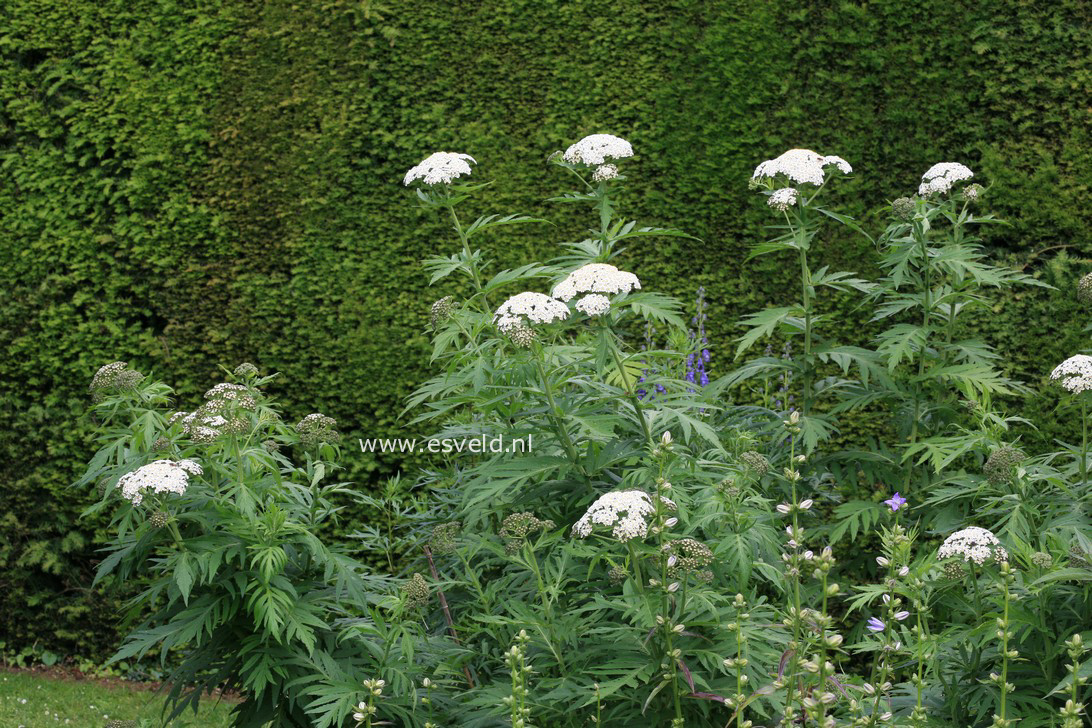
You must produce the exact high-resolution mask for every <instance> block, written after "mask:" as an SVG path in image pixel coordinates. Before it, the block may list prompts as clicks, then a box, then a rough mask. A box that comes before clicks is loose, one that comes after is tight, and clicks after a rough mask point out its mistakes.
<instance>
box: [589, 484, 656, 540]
mask: <svg viewBox="0 0 1092 728" xmlns="http://www.w3.org/2000/svg"><path fill="white" fill-rule="evenodd" d="M659 498H660V500H661V501H663V504H664V505H665V506H667V508H668V509H669V510H675V503H674V501H672V500H670V499H668V498H664V497H663V496H659ZM655 512H656V506H655V505H654V504H653V502H652V496H650V495H649V494H648V493H646V492H644V491H643V490H619V491H615V492H613V493H607V494H605V495H602V496H600V497H599V498H598V499H597V500H596V501H595V502H594V503H592V504H591V507H590V508H588V510H587V512H586V513H585V514H584V515H583V516H581V517H580V520H579V521H577V522H576V523H575V524H573V535H574V536H578V537H580V538H587V537H588V536H590V535H591V534H592V531H594V530H595V527H596V526H607V527H610V528H611V535H612V536H614V537H615V538H616V539H618V540H619V541H629V540H630V539H634V538H644V537H645V536H647V535H648V520H647V519H648V517H649V516H651V515H652V514H653V513H655Z"/></svg>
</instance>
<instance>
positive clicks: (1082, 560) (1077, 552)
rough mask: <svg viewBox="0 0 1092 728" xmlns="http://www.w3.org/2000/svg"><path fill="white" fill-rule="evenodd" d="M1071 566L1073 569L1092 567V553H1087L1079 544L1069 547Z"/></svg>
mask: <svg viewBox="0 0 1092 728" xmlns="http://www.w3.org/2000/svg"><path fill="white" fill-rule="evenodd" d="M1069 566H1070V568H1073V569H1092V555H1089V554H1087V553H1085V551H1084V549H1082V548H1081V547H1080V546H1079V545H1077V544H1073V545H1072V546H1070V547H1069Z"/></svg>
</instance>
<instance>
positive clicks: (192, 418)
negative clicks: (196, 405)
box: [167, 409, 228, 442]
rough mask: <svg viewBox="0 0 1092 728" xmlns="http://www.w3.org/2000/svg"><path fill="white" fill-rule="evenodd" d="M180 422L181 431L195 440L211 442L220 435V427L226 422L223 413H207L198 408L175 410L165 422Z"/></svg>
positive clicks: (170, 423) (171, 423)
mask: <svg viewBox="0 0 1092 728" xmlns="http://www.w3.org/2000/svg"><path fill="white" fill-rule="evenodd" d="M175 422H181V423H182V431H183V432H184V433H186V434H187V435H189V436H190V437H191V438H192V439H193V440H195V441H197V442H212V441H213V440H215V439H216V438H217V437H219V436H220V433H221V431H220V428H221V427H223V426H224V425H226V424H227V423H228V421H227V419H226V418H225V417H224V416H223V415H217V414H209V413H208V412H207V411H204V410H202V409H198V410H197V411H195V412H175V413H174V414H173V415H171V417H170V419H169V420H167V424H169V425H173V424H174V423H175Z"/></svg>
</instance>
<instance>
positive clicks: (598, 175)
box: [591, 164, 618, 182]
mask: <svg viewBox="0 0 1092 728" xmlns="http://www.w3.org/2000/svg"><path fill="white" fill-rule="evenodd" d="M617 176H618V167H616V166H615V165H613V164H604V165H601V166H599V167H596V168H595V171H594V172H592V176H591V178H592V182H606V181H607V180H608V179H614V178H615V177H617Z"/></svg>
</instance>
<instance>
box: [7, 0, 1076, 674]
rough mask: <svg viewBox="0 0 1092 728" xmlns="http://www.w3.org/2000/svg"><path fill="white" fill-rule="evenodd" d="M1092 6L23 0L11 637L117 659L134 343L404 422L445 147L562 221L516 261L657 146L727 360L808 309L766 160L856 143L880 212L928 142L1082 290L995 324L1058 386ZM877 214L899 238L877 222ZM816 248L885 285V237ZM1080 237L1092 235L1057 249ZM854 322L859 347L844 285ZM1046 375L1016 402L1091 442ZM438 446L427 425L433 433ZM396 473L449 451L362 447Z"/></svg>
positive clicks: (1016, 367)
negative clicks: (777, 215)
mask: <svg viewBox="0 0 1092 728" xmlns="http://www.w3.org/2000/svg"><path fill="white" fill-rule="evenodd" d="M1089 28H1092V6H1090V5H1089V4H1088V3H1085V2H1082V1H1081V0H1060V1H1059V2H1054V3H1041V2H1034V1H1033V0H1026V1H1022V2H1021V1H1017V0H1009V1H1008V2H992V3H991V2H986V3H983V2H976V3H970V2H967V3H961V2H952V1H951V0H925V1H924V2H921V3H915V4H911V5H908V4H906V3H904V2H901V1H899V0H874V1H873V2H807V3H803V4H786V3H754V2H743V1H742V0H739V1H738V2H697V1H692V2H665V1H664V0H659V1H658V2H648V1H645V2H636V1H635V0H611V1H609V2H608V1H607V0H596V1H594V2H590V1H589V2H575V3H572V2H569V3H561V2H551V1H549V0H506V1H504V2H497V1H492V0H484V1H483V0H459V1H456V2H452V1H451V0H447V1H445V2H435V1H427V0H422V2H415V3H412V4H411V3H401V2H388V3H369V2H367V1H365V2H361V0H329V1H327V2H323V3H289V2H286V1H285V0H269V1H268V2H235V3H225V4H220V3H212V2H198V1H195V0H194V1H190V2H183V1H181V0H108V1H106V2H103V0H95V1H94V2H92V1H91V0H10V1H9V2H7V3H4V4H3V6H2V7H0V94H2V101H3V104H2V110H0V168H2V169H3V171H4V175H3V183H2V184H0V250H2V251H3V258H2V261H3V265H2V266H0V284H2V290H3V293H4V295H3V296H0V343H2V345H3V350H4V352H5V353H6V356H4V357H3V358H2V359H0V401H2V403H3V406H2V410H0V418H2V420H0V438H2V440H0V462H2V463H3V465H2V466H0V468H2V469H0V498H2V499H3V503H4V506H5V507H4V511H3V515H2V516H0V523H2V526H3V527H2V529H0V585H2V586H3V589H0V615H3V616H2V617H0V630H2V634H0V640H3V641H5V642H7V644H8V646H9V648H10V647H11V646H12V645H16V644H26V643H29V642H32V641H34V640H38V641H39V644H42V645H49V646H51V647H54V648H59V649H64V650H68V651H77V652H81V653H85V654H86V653H90V654H101V653H102V652H103V651H104V650H106V649H108V648H109V646H110V644H111V642H112V641H113V633H112V630H111V625H112V624H113V620H114V618H115V615H114V609H115V605H114V602H113V600H112V599H111V598H104V597H103V596H102V595H101V594H98V593H94V592H91V591H89V587H88V584H89V572H90V568H89V567H90V564H91V562H92V560H93V559H94V558H95V544H96V540H97V537H96V529H97V528H98V527H99V524H95V523H79V522H77V515H78V513H79V511H80V509H81V507H82V505H83V503H82V500H83V499H82V497H81V496H79V495H78V494H74V493H73V492H72V491H70V490H68V489H67V483H68V482H70V481H71V480H73V479H74V475H75V473H76V472H77V471H78V470H79V469H80V468H81V465H82V463H83V462H84V461H85V459H86V458H87V456H88V455H89V453H91V452H92V443H90V442H89V441H88V437H87V428H86V426H85V424H84V423H83V422H82V421H81V418H82V416H83V412H84V408H85V405H86V401H87V398H86V387H87V383H88V381H89V379H90V376H91V374H92V373H93V372H94V371H95V369H96V368H97V367H98V366H99V365H101V364H102V363H105V362H107V361H111V360H114V359H124V360H127V361H129V362H130V363H132V364H133V365H134V366H136V367H138V368H140V369H141V370H143V371H146V372H148V371H155V372H157V373H160V374H163V375H164V376H166V378H167V379H168V380H170V381H174V382H176V383H177V385H178V387H179V390H180V393H181V397H182V399H183V402H182V404H183V405H186V404H189V403H190V402H191V401H193V400H194V399H195V398H196V397H198V396H199V394H200V392H201V391H203V390H204V389H205V388H207V386H209V385H210V384H212V383H214V382H215V381H217V371H218V369H217V367H218V365H219V364H234V363H237V362H239V361H242V360H250V361H254V362H255V363H257V364H258V365H259V366H260V367H261V368H262V369H263V370H266V371H272V370H276V371H281V372H283V373H284V377H283V379H282V380H281V382H280V386H279V389H278V390H276V391H275V394H276V395H277V396H278V397H279V398H280V399H281V400H283V401H284V402H285V404H286V406H287V409H288V410H289V411H290V412H295V413H297V414H299V415H300V416H302V415H304V414H307V413H308V412H311V411H315V410H318V411H323V412H325V413H327V414H330V415H332V416H335V417H336V418H337V419H338V420H339V422H340V423H341V429H342V430H343V431H344V432H345V433H346V434H347V435H348V436H349V437H351V438H353V439H354V440H355V438H356V437H362V436H363V437H382V436H392V435H398V436H401V435H404V434H407V433H406V431H405V430H404V429H403V425H402V424H401V423H400V420H399V417H398V414H399V411H400V409H401V406H402V399H403V398H404V396H405V395H406V394H407V393H408V392H409V391H411V389H412V388H413V386H414V384H415V383H416V382H418V381H420V380H421V379H422V377H423V376H424V375H425V372H426V365H427V352H428V336H427V334H426V330H425V323H426V319H427V310H428V305H429V303H430V302H431V301H432V300H433V299H435V298H438V297H440V296H441V295H444V294H445V293H449V292H454V293H457V291H447V290H444V291H430V290H427V287H426V286H425V281H424V278H423V276H422V275H421V273H420V270H419V268H418V265H417V264H418V261H419V260H420V259H421V258H423V257H424V256H425V255H426V253H429V252H433V251H435V250H442V249H444V248H445V247H448V248H450V247H452V242H451V235H450V233H449V231H448V229H447V228H446V226H445V224H444V223H443V221H442V220H439V219H436V218H434V217H432V216H428V215H423V214H422V213H420V212H419V211H418V210H417V209H416V208H415V207H414V205H413V203H412V201H411V199H410V195H409V194H408V193H407V192H406V191H405V190H404V189H403V188H402V187H401V184H400V183H401V177H402V174H403V173H404V171H405V170H406V169H408V168H409V167H410V166H412V165H413V164H415V163H416V162H417V161H419V160H420V159H421V158H423V157H424V156H426V155H427V154H428V153H430V152H432V151H435V150H438V149H445V150H452V151H465V152H469V153H470V154H473V155H474V156H476V157H477V158H478V160H479V162H480V164H479V165H478V167H477V169H476V171H475V178H477V179H494V180H496V184H495V185H494V187H493V188H491V190H490V193H489V195H488V199H489V203H488V207H487V208H486V207H482V208H481V209H480V210H474V212H490V211H497V212H510V211H522V212H533V213H536V214H540V215H544V216H547V217H549V218H550V219H552V220H554V221H555V222H556V223H557V226H556V227H549V226H539V227H533V228H532V227H524V228H520V229H511V231H510V232H505V233H503V235H502V234H498V235H497V236H496V237H495V238H494V239H491V240H488V241H486V242H487V243H488V245H489V248H490V253H491V254H492V255H493V256H495V258H496V259H497V260H498V264H500V265H505V264H511V263H516V262H524V261H526V260H528V259H530V258H532V257H537V258H546V257H550V256H551V255H552V254H553V253H554V252H556V251H557V244H558V243H559V242H563V241H566V240H573V239H578V238H579V237H580V236H581V231H582V228H583V226H584V224H583V222H582V221H581V220H580V219H578V218H576V217H574V214H575V211H573V210H569V209H567V208H560V207H556V206H551V205H550V204H548V203H545V202H543V200H544V199H545V198H546V197H548V196H550V195H552V194H555V193H556V192H557V191H558V190H559V189H561V188H563V187H564V186H565V185H567V181H566V180H564V179H562V178H560V177H559V176H558V174H557V172H556V171H551V170H550V169H549V168H548V167H547V166H546V164H545V163H544V159H545V157H546V156H547V155H548V154H549V153H550V152H552V151H554V150H556V149H558V148H561V147H563V146H564V145H566V144H567V143H569V142H571V141H574V140H575V139H577V138H579V137H580V136H583V135H584V134H587V133H593V132H599V131H607V132H612V133H616V134H620V135H622V136H625V137H627V138H628V139H630V140H631V141H632V142H633V144H634V147H635V149H636V150H637V152H638V156H637V158H636V159H635V160H634V161H633V163H632V164H631V165H628V167H627V170H628V172H629V173H630V176H631V187H630V191H629V193H628V195H627V197H626V198H625V199H624V201H623V205H624V210H625V211H626V212H627V213H628V214H630V215H631V216H634V217H638V218H639V219H641V220H642V221H643V222H645V223H647V224H671V225H676V226H679V227H682V228H684V229H686V230H687V231H689V232H691V233H693V234H695V235H697V236H699V237H700V238H701V242H697V241H686V240H676V239H665V240H652V239H649V241H648V242H643V243H640V244H638V245H634V246H633V247H632V248H631V250H630V251H629V252H628V253H627V255H628V256H629V260H630V261H631V263H630V265H631V266H632V268H633V269H634V270H637V271H639V272H640V275H641V278H642V280H643V281H644V282H645V284H646V286H647V287H649V288H653V289H660V290H667V291H670V292H673V293H675V294H677V295H680V296H683V297H687V298H690V297H692V296H693V293H694V291H695V290H696V288H697V287H698V286H699V285H704V286H705V287H706V288H707V290H708V292H709V300H710V313H711V321H710V336H711V339H712V341H713V343H714V348H715V351H714V361H713V364H712V366H713V370H714V373H717V372H719V373H723V372H725V371H726V370H727V369H728V368H729V367H730V366H731V364H730V350H731V347H730V346H729V345H728V342H729V341H730V340H731V338H733V336H735V335H736V334H735V332H734V326H733V322H734V321H735V320H736V318H737V317H738V316H739V315H740V314H741V313H743V312H745V311H749V310H752V309H755V308H759V307H762V306H763V305H766V304H768V303H771V302H774V301H777V300H781V299H784V298H786V297H787V296H790V295H792V292H791V291H790V290H789V288H788V287H789V286H791V285H792V280H791V278H790V277H788V276H786V275H784V274H783V269H782V266H781V264H780V262H778V261H774V260H770V261H766V260H763V261H760V262H759V261H756V262H754V263H745V262H744V259H745V257H746V251H747V248H748V246H749V245H750V244H751V243H753V242H754V241H756V240H758V239H759V238H760V236H761V235H762V225H763V223H764V222H765V221H767V220H768V215H767V214H766V211H765V210H764V209H762V205H761V203H760V201H759V200H758V199H756V197H755V195H754V193H751V192H748V190H747V185H746V180H747V177H748V176H749V174H750V172H751V170H752V169H753V167H754V165H755V164H756V163H757V162H759V161H761V160H763V159H766V158H768V157H770V156H773V155H776V154H778V153H780V152H781V151H784V149H786V148H789V147H793V146H807V147H813V148H816V149H818V150H819V151H821V152H826V153H836V154H839V155H841V156H843V157H845V158H846V159H848V160H850V162H851V163H852V164H853V165H854V167H855V169H856V171H857V174H856V176H855V178H854V179H853V180H852V181H850V182H849V183H847V184H844V185H841V186H840V187H841V192H840V193H839V194H840V195H841V196H842V197H843V198H844V205H845V207H846V209H847V210H848V211H850V212H851V213H853V214H855V215H858V216H861V217H862V218H864V219H865V222H866V224H867V223H868V222H869V221H872V220H874V219H875V215H876V213H877V211H878V210H879V208H880V207H881V206H882V204H883V203H884V201H885V200H890V199H892V198H894V197H897V196H900V195H903V194H907V193H909V192H912V191H913V190H914V189H915V188H916V183H917V179H918V176H919V175H920V174H921V172H922V171H923V170H924V169H926V168H927V167H928V166H929V165H931V164H932V163H933V162H936V161H941V160H945V161H947V160H951V161H962V162H965V163H967V164H969V165H970V166H971V167H972V168H973V169H975V170H976V172H977V173H978V177H979V178H980V179H981V181H983V182H985V183H988V184H991V185H992V188H991V190H990V193H989V196H988V199H989V203H990V205H991V207H992V208H993V209H995V210H996V211H997V212H999V213H1000V214H1002V215H1003V216H1005V217H1006V218H1008V219H1009V220H1011V221H1012V223H1013V224H1012V226H1011V227H1008V228H1003V229H1000V228H999V229H997V230H995V231H994V233H993V235H994V237H993V239H992V240H991V243H992V245H994V246H995V247H996V249H997V252H998V255H999V256H1000V257H1002V258H1005V259H1007V260H1009V261H1010V262H1012V263H1013V264H1015V265H1020V266H1027V267H1028V269H1029V270H1033V271H1039V272H1042V274H1043V275H1044V277H1045V278H1046V280H1049V281H1050V282H1051V283H1053V284H1054V285H1056V286H1058V287H1059V290H1058V291H1053V292H1040V291H1034V292H1019V293H1016V294H1014V295H1011V296H1008V297H1006V298H1005V299H1004V300H1000V301H999V302H998V306H997V307H996V308H995V309H994V310H993V311H989V312H983V315H982V317H981V322H982V327H983V331H984V332H985V333H987V334H988V335H989V336H991V337H993V339H994V340H995V341H997V343H998V344H999V345H1000V346H1001V350H1002V352H1003V354H1004V357H1005V365H1006V368H1007V369H1008V370H1010V371H1011V372H1013V373H1015V374H1016V375H1017V376H1020V377H1022V378H1024V379H1027V380H1030V381H1032V382H1033V383H1039V382H1040V381H1041V380H1042V378H1043V373H1044V372H1045V371H1048V369H1049V367H1051V366H1053V364H1055V363H1056V362H1057V361H1060V360H1061V359H1062V358H1064V357H1066V356H1068V355H1070V354H1072V353H1074V352H1075V351H1077V350H1078V349H1079V348H1080V347H1082V346H1083V345H1084V341H1085V336H1084V334H1083V332H1082V330H1081V329H1082V326H1081V325H1080V324H1079V322H1080V321H1081V320H1082V316H1081V313H1082V312H1081V311H1079V310H1078V309H1077V307H1076V304H1075V303H1074V301H1073V296H1072V294H1071V288H1072V285H1073V282H1074V280H1075V278H1076V277H1077V276H1078V275H1079V274H1081V273H1082V272H1083V271H1084V270H1085V266H1086V264H1087V261H1086V257H1087V256H1088V254H1089V253H1090V252H1092V235H1090V233H1089V230H1090V229H1092V207H1090V206H1089V204H1088V199H1089V196H1088V193H1089V183H1090V179H1092V178H1090V172H1089V170H1090V169H1092V144H1090V143H1089V142H1090V140H1089V134H1090V126H1089V124H1088V109H1087V99H1088V97H1089V93H1090V91H1092V88H1090V86H1092V61H1090V60H1089V59H1090V58H1092V33H1090V32H1089ZM873 228H875V225H873ZM837 235H840V236H841V237H839V238H833V237H832V238H830V239H829V240H826V241H824V242H823V244H822V250H821V251H820V252H819V254H818V257H820V258H821V259H822V261H823V262H829V263H831V264H832V265H837V266H842V267H847V268H849V269H856V270H859V271H861V272H863V273H866V274H869V273H873V272H874V271H873V270H871V269H870V268H869V265H870V261H871V260H873V258H874V256H873V255H872V250H871V248H870V246H869V244H868V242H867V241H865V240H862V239H860V238H851V237H848V236H846V235H845V234H844V233H842V232H837ZM1055 246H1066V247H1065V248H1056V247H1055ZM839 305H841V306H842V308H843V309H844V314H843V316H841V317H840V319H839V320H838V322H837V324H836V325H835V326H834V327H832V331H831V333H832V334H833V335H835V336H836V337H838V338H841V339H843V340H851V339H855V338H857V337H859V331H860V330H861V324H862V314H861V312H860V311H855V310H853V309H852V308H851V307H850V306H849V305H848V303H847V302H841V303H840V304H839ZM1055 402H1056V400H1055V399H1054V398H1051V397H1049V396H1046V397H1036V398H1029V399H1028V400H1027V401H1023V402H1014V403H1012V405H1013V408H1014V409H1017V410H1019V411H1020V412H1021V413H1022V414H1025V415H1028V416H1031V417H1033V418H1037V421H1041V422H1043V423H1049V427H1046V428H1045V429H1044V430H1043V432H1041V433H1038V434H1035V433H1027V434H1026V437H1027V438H1029V439H1033V440H1034V439H1042V438H1047V437H1053V436H1057V435H1062V434H1065V433H1067V432H1068V431H1069V428H1067V427H1066V426H1065V424H1066V423H1065V422H1064V421H1059V420H1060V418H1059V416H1057V415H1055V414H1053V413H1052V411H1051V410H1052V407H1053V406H1054V404H1055ZM410 434H412V433H410ZM346 459H347V461H348V463H349V465H350V475H351V476H352V477H353V478H354V479H356V480H357V481H359V482H361V483H363V484H367V483H369V482H374V481H375V479H377V478H381V477H383V476H385V475H387V474H390V473H393V472H395V471H396V470H398V469H399V468H400V467H413V466H415V465H419V464H420V462H416V461H405V460H401V459H399V458H397V457H394V456H387V457H375V456H365V455H363V454H360V453H356V452H350V453H349V454H348V456H347V458H346Z"/></svg>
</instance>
